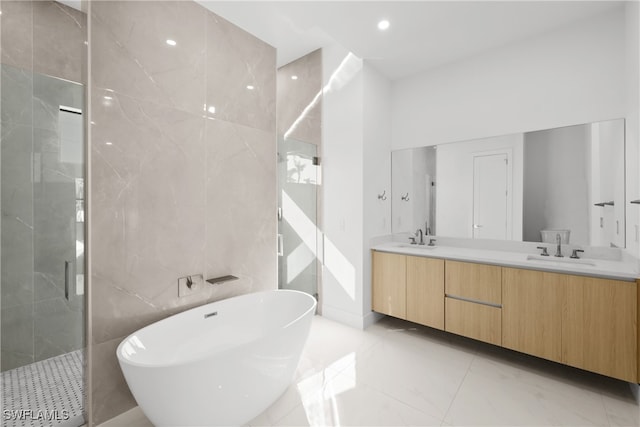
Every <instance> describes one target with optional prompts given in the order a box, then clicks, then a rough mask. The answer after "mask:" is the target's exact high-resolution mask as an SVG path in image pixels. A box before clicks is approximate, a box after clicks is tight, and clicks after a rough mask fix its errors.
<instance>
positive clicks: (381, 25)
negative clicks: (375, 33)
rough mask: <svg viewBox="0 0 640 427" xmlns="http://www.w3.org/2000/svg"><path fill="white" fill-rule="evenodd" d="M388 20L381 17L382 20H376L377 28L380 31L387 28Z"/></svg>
mask: <svg viewBox="0 0 640 427" xmlns="http://www.w3.org/2000/svg"><path fill="white" fill-rule="evenodd" d="M389 25H391V24H389V21H387V20H386V19H383V20H382V21H380V22H378V29H379V30H381V31H385V30H387V29H389Z"/></svg>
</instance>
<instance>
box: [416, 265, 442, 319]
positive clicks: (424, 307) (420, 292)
mask: <svg viewBox="0 0 640 427" xmlns="http://www.w3.org/2000/svg"><path fill="white" fill-rule="evenodd" d="M407 320H409V321H411V322H415V323H419V324H421V325H425V326H430V327H432V328H436V329H441V330H442V329H444V260H442V259H433V258H424V257H414V256H408V257H407Z"/></svg>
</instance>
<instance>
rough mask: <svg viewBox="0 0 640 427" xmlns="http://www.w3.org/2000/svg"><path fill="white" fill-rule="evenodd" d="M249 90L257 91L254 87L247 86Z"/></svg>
mask: <svg viewBox="0 0 640 427" xmlns="http://www.w3.org/2000/svg"><path fill="white" fill-rule="evenodd" d="M247 89H249V90H253V89H255V87H253V86H252V85H247Z"/></svg>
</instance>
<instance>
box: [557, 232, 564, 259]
mask: <svg viewBox="0 0 640 427" xmlns="http://www.w3.org/2000/svg"><path fill="white" fill-rule="evenodd" d="M556 243H557V248H556V255H555V256H557V257H563V256H564V255H562V237H560V233H558V234H556Z"/></svg>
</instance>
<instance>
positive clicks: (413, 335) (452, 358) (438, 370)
mask: <svg viewBox="0 0 640 427" xmlns="http://www.w3.org/2000/svg"><path fill="white" fill-rule="evenodd" d="M633 387H635V386H632V385H630V384H628V383H626V382H622V381H617V380H613V379H610V378H606V377H603V376H599V375H596V374H591V373H588V372H584V371H581V370H578V369H574V368H569V367H566V366H562V365H559V364H556V363H552V362H547V361H544V360H541V359H537V358H534V357H529V356H526V355H523V354H519V353H516V352H512V351H509V350H505V349H501V348H497V347H494V346H491V345H486V344H483V343H479V342H476V341H472V340H467V339H465V338H462V337H458V336H455V335H451V334H447V333H443V332H439V331H435V330H432V329H429V328H425V327H421V326H419V325H415V324H413V323H409V322H404V321H401V320H397V319H393V318H385V319H383V320H381V321H380V322H378V323H376V324H375V325H373V326H371V327H369V328H368V329H367V330H365V331H359V330H356V329H352V328H349V327H346V326H343V325H341V324H339V323H335V322H333V321H331V320H328V319H325V318H323V317H318V316H317V317H316V318H315V319H314V322H313V325H312V329H311V334H310V337H309V341H308V342H307V345H306V347H305V350H304V353H303V355H302V358H301V360H300V364H299V367H298V371H297V373H296V378H295V381H294V383H293V384H292V385H291V387H289V389H288V390H287V391H286V392H285V394H284V395H283V396H282V397H280V399H279V400H278V401H276V402H275V403H274V404H273V405H272V406H271V407H270V408H269V409H267V410H266V411H265V412H264V413H263V414H261V415H260V416H258V417H257V418H256V419H254V420H253V421H251V422H250V423H249V425H250V426H338V425H353V426H405V425H406V426H408V425H413V426H457V425H465V426H469V425H473V426H480V425H484V426H592V425H593V426H639V425H640V407H639V406H638V403H637V400H636V397H634V393H633V392H632V388H633ZM635 388H636V389H637V387H635ZM120 426H127V427H133V426H135V427H147V426H151V424H150V423H149V421H148V420H147V419H146V418H145V417H144V415H143V414H142V412H141V411H140V410H139V409H138V408H135V409H132V410H131V411H129V412H127V413H125V414H122V415H120V416H118V417H116V418H114V419H112V420H110V421H108V422H106V423H104V424H102V425H101V427H120Z"/></svg>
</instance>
